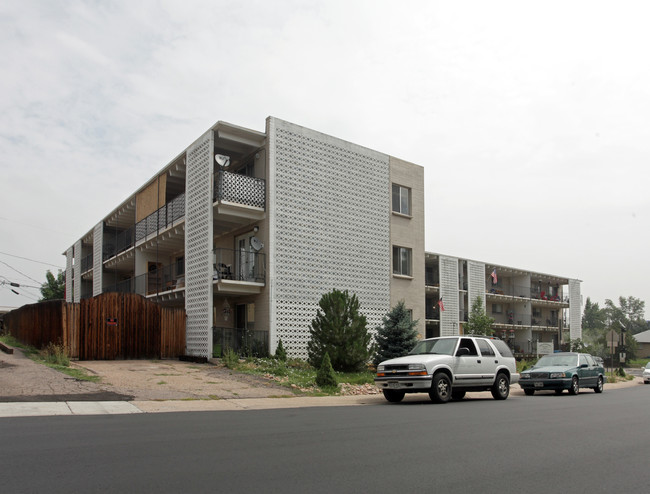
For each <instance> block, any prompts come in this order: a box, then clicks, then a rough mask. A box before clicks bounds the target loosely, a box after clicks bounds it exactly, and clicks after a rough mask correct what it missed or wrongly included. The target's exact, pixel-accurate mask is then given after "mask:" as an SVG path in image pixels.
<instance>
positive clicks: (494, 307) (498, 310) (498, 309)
mask: <svg viewBox="0 0 650 494" xmlns="http://www.w3.org/2000/svg"><path fill="white" fill-rule="evenodd" d="M502 312H503V307H502V306H501V304H492V314H501V313H502Z"/></svg>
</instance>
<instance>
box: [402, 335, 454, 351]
mask: <svg viewBox="0 0 650 494" xmlns="http://www.w3.org/2000/svg"><path fill="white" fill-rule="evenodd" d="M456 342H458V338H440V339H437V340H422V341H418V343H417V345H415V348H413V350H411V351H410V352H409V355H422V354H423V353H435V354H440V355H453V354H454V350H455V349H456Z"/></svg>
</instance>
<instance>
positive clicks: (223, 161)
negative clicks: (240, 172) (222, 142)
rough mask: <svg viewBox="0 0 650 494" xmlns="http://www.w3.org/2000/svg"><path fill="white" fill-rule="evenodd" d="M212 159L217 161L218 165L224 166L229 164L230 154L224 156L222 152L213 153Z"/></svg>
mask: <svg viewBox="0 0 650 494" xmlns="http://www.w3.org/2000/svg"><path fill="white" fill-rule="evenodd" d="M214 160H215V161H216V162H217V164H218V165H219V166H222V167H224V168H227V167H228V166H230V156H226V155H224V154H215V155H214Z"/></svg>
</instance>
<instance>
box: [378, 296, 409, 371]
mask: <svg viewBox="0 0 650 494" xmlns="http://www.w3.org/2000/svg"><path fill="white" fill-rule="evenodd" d="M417 323H418V321H417V320H416V321H411V315H410V314H409V312H408V311H407V310H406V306H405V305H404V301H403V300H401V301H399V302H398V303H397V305H396V306H395V307H393V308H392V309H391V311H390V312H389V313H388V314H387V315H385V316H384V318H383V320H382V323H381V325H380V326H377V334H376V335H375V343H376V345H377V353H376V355H375V358H374V359H373V363H374V364H375V365H378V364H379V363H380V362H383V361H384V360H389V359H392V358H397V357H403V356H404V355H406V354H407V353H408V352H410V351H411V350H413V347H414V346H415V344H416V343H417V342H418V330H417V328H416V326H417Z"/></svg>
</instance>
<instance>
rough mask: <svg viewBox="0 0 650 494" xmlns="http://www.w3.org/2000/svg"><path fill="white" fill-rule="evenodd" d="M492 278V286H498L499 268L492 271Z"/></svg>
mask: <svg viewBox="0 0 650 494" xmlns="http://www.w3.org/2000/svg"><path fill="white" fill-rule="evenodd" d="M490 276H492V284H493V285H496V284H497V268H494V270H493V271H492V274H491V275H490Z"/></svg>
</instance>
